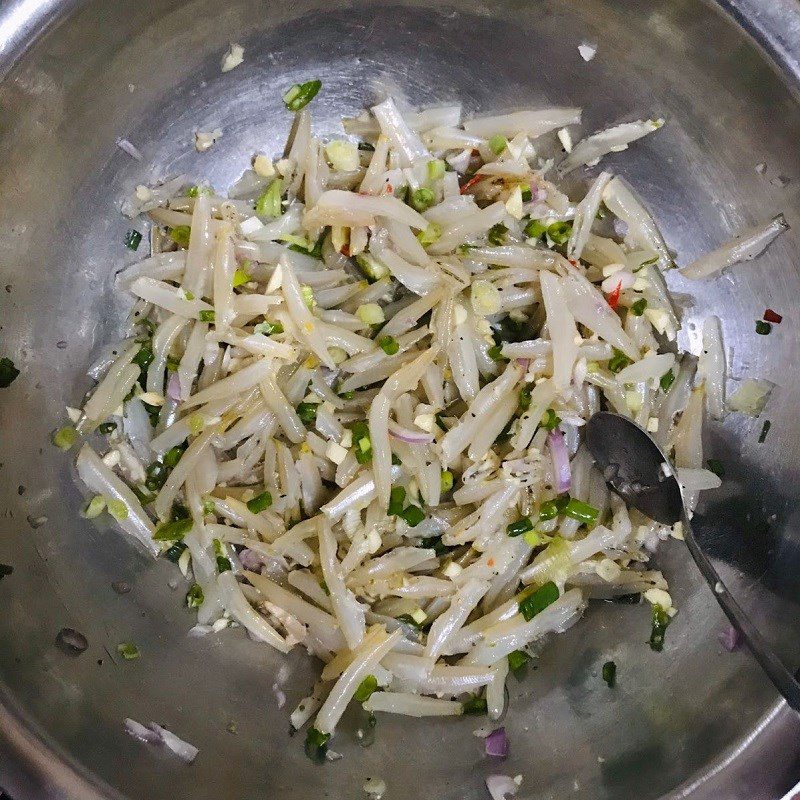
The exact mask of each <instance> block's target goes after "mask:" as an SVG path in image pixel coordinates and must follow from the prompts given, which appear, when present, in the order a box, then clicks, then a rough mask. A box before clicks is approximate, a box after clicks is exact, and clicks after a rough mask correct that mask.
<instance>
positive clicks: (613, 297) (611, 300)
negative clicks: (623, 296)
mask: <svg viewBox="0 0 800 800" xmlns="http://www.w3.org/2000/svg"><path fill="white" fill-rule="evenodd" d="M621 291H622V281H620V282H619V283H618V284H617V288H616V289H614V291H613V292H611V294H609V295H608V304H609V305H610V306H611V308H613V309H614V311H616V310H617V306H618V305H619V295H620V292H621Z"/></svg>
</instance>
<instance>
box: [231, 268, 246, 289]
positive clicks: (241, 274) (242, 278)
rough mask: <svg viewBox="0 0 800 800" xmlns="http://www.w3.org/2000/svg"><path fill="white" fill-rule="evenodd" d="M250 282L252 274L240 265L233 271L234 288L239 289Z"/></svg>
mask: <svg viewBox="0 0 800 800" xmlns="http://www.w3.org/2000/svg"><path fill="white" fill-rule="evenodd" d="M249 282H250V276H249V275H248V274H247V273H246V272H245V271H244V270H243V269H242V268H241V267H240V268H239V269H237V270H236V272H234V273H233V288H234V289H238V288H239V287H240V286H244V285H245V284H246V283H249Z"/></svg>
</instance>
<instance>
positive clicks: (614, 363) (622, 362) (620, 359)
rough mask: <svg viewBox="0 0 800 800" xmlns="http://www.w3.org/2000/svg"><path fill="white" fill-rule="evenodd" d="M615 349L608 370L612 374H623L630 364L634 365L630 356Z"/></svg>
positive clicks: (609, 360)
mask: <svg viewBox="0 0 800 800" xmlns="http://www.w3.org/2000/svg"><path fill="white" fill-rule="evenodd" d="M613 349H614V355H613V356H611V358H609V359H608V368H609V369H610V370H611V371H612V372H614V373H617V372H621V371H622V370H623V369H625V367H627V366H628V365H629V364H633V360H632V359H630V358H628V356H626V355H625V353H623V352H622V351H621V350H617V348H616V347H615V348H613Z"/></svg>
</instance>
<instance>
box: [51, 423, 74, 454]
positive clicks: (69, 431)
mask: <svg viewBox="0 0 800 800" xmlns="http://www.w3.org/2000/svg"><path fill="white" fill-rule="evenodd" d="M77 441H78V431H76V430H75V428H73V427H72V426H71V425H67V426H66V427H64V428H59V429H58V430H57V431H56V432H55V433H54V434H53V444H54V445H55V446H56V447H58V448H59V449H60V450H69V449H70V447H72V446H73V445H74V444H75V442H77Z"/></svg>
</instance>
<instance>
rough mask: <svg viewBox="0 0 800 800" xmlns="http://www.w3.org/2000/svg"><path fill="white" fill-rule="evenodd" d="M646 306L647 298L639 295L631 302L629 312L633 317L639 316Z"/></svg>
mask: <svg viewBox="0 0 800 800" xmlns="http://www.w3.org/2000/svg"><path fill="white" fill-rule="evenodd" d="M646 308H647V300H646V298H644V297H641V298H639V299H638V300H637V301H636V302H635V303H632V304H631V309H630V310H631V314H633V316H634V317H641V316H642V314H644V310H645V309H646Z"/></svg>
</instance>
